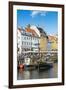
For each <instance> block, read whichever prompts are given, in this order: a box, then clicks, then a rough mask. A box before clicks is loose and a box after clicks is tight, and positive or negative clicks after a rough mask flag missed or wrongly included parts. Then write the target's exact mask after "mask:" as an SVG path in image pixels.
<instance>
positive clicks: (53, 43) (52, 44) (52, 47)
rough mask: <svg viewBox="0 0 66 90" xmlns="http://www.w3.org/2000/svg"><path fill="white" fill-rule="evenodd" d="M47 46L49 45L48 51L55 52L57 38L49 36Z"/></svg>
mask: <svg viewBox="0 0 66 90" xmlns="http://www.w3.org/2000/svg"><path fill="white" fill-rule="evenodd" d="M48 39H49V42H48V43H49V44H50V47H49V48H50V50H53V51H57V50H58V37H57V36H56V35H49V36H48Z"/></svg>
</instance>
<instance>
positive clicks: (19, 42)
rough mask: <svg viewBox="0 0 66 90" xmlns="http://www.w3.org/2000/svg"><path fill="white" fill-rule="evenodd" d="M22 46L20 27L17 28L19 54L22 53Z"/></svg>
mask: <svg viewBox="0 0 66 90" xmlns="http://www.w3.org/2000/svg"><path fill="white" fill-rule="evenodd" d="M21 46H22V43H21V29H20V28H18V29H17V53H18V54H21Z"/></svg>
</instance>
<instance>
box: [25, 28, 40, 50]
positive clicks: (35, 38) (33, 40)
mask: <svg viewBox="0 0 66 90" xmlns="http://www.w3.org/2000/svg"><path fill="white" fill-rule="evenodd" d="M26 32H28V33H31V43H32V44H31V51H38V50H39V38H40V37H39V35H38V34H37V33H36V31H35V30H34V29H31V28H30V27H28V26H27V27H26Z"/></svg>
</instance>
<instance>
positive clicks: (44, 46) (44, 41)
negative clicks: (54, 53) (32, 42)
mask: <svg viewBox="0 0 66 90" xmlns="http://www.w3.org/2000/svg"><path fill="white" fill-rule="evenodd" d="M38 30H39V31H40V40H39V48H40V51H46V50H47V44H48V36H47V34H46V32H45V31H44V30H43V29H42V28H38Z"/></svg>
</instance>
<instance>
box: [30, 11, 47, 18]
mask: <svg viewBox="0 0 66 90" xmlns="http://www.w3.org/2000/svg"><path fill="white" fill-rule="evenodd" d="M46 13H47V12H46V11H32V13H31V16H32V17H35V16H37V15H40V16H46Z"/></svg>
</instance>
